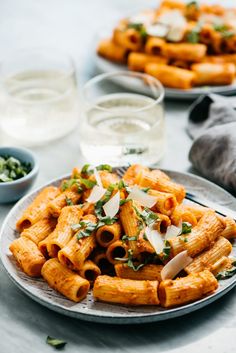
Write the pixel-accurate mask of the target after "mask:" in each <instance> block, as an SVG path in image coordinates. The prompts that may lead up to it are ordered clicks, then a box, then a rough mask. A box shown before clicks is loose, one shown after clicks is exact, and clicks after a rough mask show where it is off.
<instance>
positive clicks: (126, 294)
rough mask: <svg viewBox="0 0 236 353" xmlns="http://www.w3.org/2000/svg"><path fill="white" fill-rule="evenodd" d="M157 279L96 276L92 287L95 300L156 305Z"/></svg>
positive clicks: (157, 301) (157, 299)
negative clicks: (136, 279)
mask: <svg viewBox="0 0 236 353" xmlns="http://www.w3.org/2000/svg"><path fill="white" fill-rule="evenodd" d="M157 292H158V281H135V280H132V279H124V278H119V277H109V276H98V277H97V279H96V281H95V283H94V287H93V296H94V298H95V299H96V300H99V301H104V302H108V303H118V304H126V305H158V304H159V298H158V295H157Z"/></svg>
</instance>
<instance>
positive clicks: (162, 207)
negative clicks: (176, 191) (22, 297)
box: [147, 189, 177, 216]
mask: <svg viewBox="0 0 236 353" xmlns="http://www.w3.org/2000/svg"><path fill="white" fill-rule="evenodd" d="M147 193H148V194H149V195H151V196H155V197H156V199H157V202H156V204H155V205H154V206H153V210H156V211H157V212H160V213H162V214H165V215H167V216H170V215H171V213H172V212H173V210H174V208H175V207H176V206H177V200H176V197H175V195H173V194H170V193H166V192H162V191H158V190H152V189H150V190H149V191H148V192H147Z"/></svg>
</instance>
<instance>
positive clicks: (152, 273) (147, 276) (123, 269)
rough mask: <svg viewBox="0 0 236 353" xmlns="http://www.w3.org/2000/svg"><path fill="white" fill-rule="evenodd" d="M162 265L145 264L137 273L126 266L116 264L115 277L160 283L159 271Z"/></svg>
mask: <svg viewBox="0 0 236 353" xmlns="http://www.w3.org/2000/svg"><path fill="white" fill-rule="evenodd" d="M163 267H164V266H163V265H155V264H147V265H145V266H143V267H141V268H140V269H139V270H138V271H134V270H133V269H132V268H130V267H129V266H128V265H127V264H116V265H115V271H116V275H117V277H121V278H129V279H135V280H149V281H161V270H162V269H163Z"/></svg>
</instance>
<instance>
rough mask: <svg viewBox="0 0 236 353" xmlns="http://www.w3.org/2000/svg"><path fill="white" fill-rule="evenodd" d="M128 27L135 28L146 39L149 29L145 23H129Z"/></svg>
mask: <svg viewBox="0 0 236 353" xmlns="http://www.w3.org/2000/svg"><path fill="white" fill-rule="evenodd" d="M128 28H133V29H135V30H136V31H137V32H139V34H140V35H141V37H142V38H143V39H146V37H147V31H146V28H145V27H144V25H143V23H129V24H128Z"/></svg>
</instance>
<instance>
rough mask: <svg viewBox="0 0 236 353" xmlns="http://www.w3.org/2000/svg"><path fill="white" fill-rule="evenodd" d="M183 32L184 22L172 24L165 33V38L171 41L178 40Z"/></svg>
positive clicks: (181, 37) (182, 35)
mask: <svg viewBox="0 0 236 353" xmlns="http://www.w3.org/2000/svg"><path fill="white" fill-rule="evenodd" d="M184 33H185V23H184V24H180V25H173V26H171V27H170V30H169V32H168V34H167V39H168V40H169V41H171V42H180V41H181V40H182V39H183V37H184Z"/></svg>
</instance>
